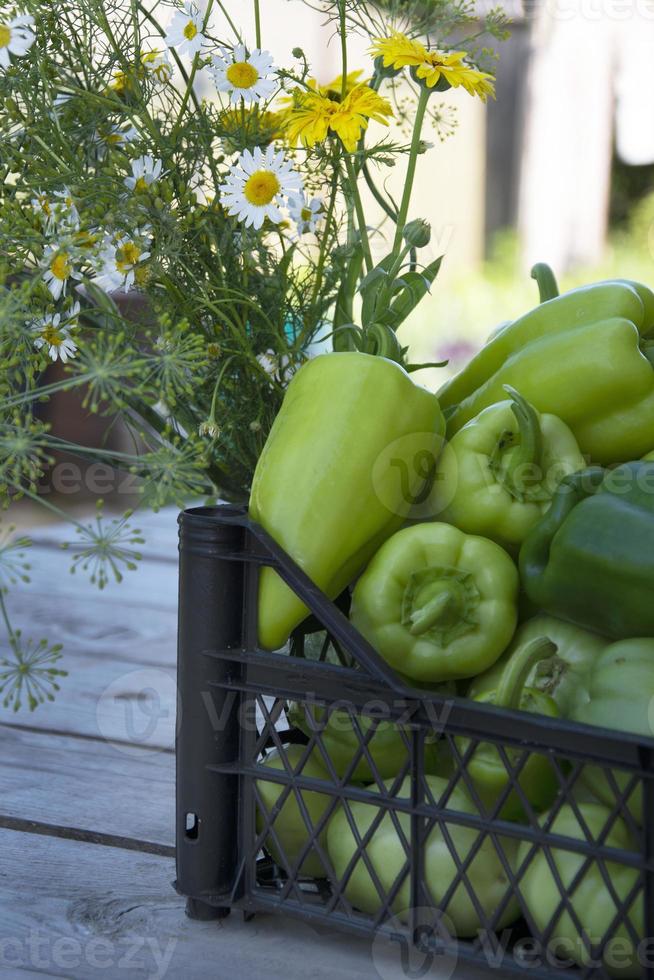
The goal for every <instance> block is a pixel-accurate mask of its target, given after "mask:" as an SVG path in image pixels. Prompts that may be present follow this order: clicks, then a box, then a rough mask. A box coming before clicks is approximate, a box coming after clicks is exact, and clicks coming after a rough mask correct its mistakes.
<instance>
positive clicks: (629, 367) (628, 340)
mask: <svg viewBox="0 0 654 980" xmlns="http://www.w3.org/2000/svg"><path fill="white" fill-rule="evenodd" d="M653 302H654V297H653V296H652V292H651V290H649V289H648V288H647V287H646V286H643V285H641V284H638V283H627V282H621V281H615V282H608V283H597V284H595V285H592V286H586V287H583V288H581V289H575V290H572V291H571V292H569V293H565V294H563V295H562V296H556V297H555V298H553V299H550V300H548V301H547V302H544V303H542V304H541V305H540V306H538V307H536V308H535V309H534V310H531V311H530V312H529V313H527V314H526V315H525V316H523V317H521V318H520V319H518V320H516V321H514V322H513V323H511V324H509V325H508V326H506V327H504V328H503V329H502V330H500V331H499V332H498V333H497V334H496V335H495V336H494V337H493V338H492V339H491V340H490V341H489V343H487V344H486V346H485V347H484V348H483V349H482V350H481V351H480V352H479V353H478V354H477V355H476V356H475V357H473V358H472V360H471V361H470V362H469V363H468V364H467V365H466V367H465V368H463V370H462V371H460V372H459V374H458V375H457V376H456V377H455V378H453V379H452V380H451V381H448V382H447V383H446V384H445V385H444V386H443V387H442V388H441V389H440V391H439V399H440V401H441V404H442V406H443V409H444V410H445V411H446V414H447V415H448V435H449V436H450V437H451V436H453V435H454V433H456V432H458V431H459V429H461V428H462V427H463V426H464V425H465V424H466V422H469V421H470V420H471V419H473V418H474V417H475V416H476V415H478V414H479V412H480V411H481V410H482V409H483V408H486V407H488V406H489V405H493V404H495V403H496V402H499V401H501V400H502V398H503V397H504V385H506V384H509V385H512V386H513V387H514V388H516V389H517V390H518V391H520V393H521V394H522V395H523V396H524V397H525V398H526V399H527V400H528V401H529V402H530V403H531V404H533V405H534V406H535V408H536V409H537V410H538V411H540V412H547V413H551V414H552V415H556V416H558V417H559V418H561V419H563V421H564V422H565V423H566V424H567V425H568V426H569V427H570V429H572V431H573V433H574V435H575V437H576V439H577V442H578V444H579V447H580V449H581V451H582V453H584V455H589V456H590V457H591V459H592V460H593V461H594V462H598V463H603V464H608V463H616V462H625V461H627V460H630V459H635V458H637V457H639V456H641V455H642V454H643V453H645V452H647V451H648V450H650V449H651V448H652V445H654V366H653V363H652V361H653V360H654V353H653V350H652V341H651V340H648V339H645V335H646V334H647V333H648V331H649V330H651V328H652V326H653V325H654V321H653V314H652V309H653Z"/></svg>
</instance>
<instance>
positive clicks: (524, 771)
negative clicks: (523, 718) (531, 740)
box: [457, 639, 559, 820]
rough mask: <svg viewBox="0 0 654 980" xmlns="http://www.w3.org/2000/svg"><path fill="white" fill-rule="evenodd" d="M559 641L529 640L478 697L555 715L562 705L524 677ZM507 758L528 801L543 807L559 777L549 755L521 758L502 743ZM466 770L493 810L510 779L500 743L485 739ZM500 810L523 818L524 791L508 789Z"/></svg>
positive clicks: (464, 743)
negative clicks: (490, 687) (494, 685)
mask: <svg viewBox="0 0 654 980" xmlns="http://www.w3.org/2000/svg"><path fill="white" fill-rule="evenodd" d="M555 653H556V646H555V645H554V643H552V642H551V641H550V640H547V639H536V640H532V641H531V642H530V643H528V644H526V645H525V646H524V647H522V649H521V650H520V652H519V653H518V654H517V655H514V656H513V657H512V658H511V659H510V660H509V661H508V663H507V664H506V666H505V668H504V672H503V673H502V675H501V676H500V678H499V680H498V685H497V688H496V690H491V691H487V692H485V693H484V694H480V695H478V697H476V698H475V700H476V701H479V702H481V703H483V704H493V705H495V707H497V708H507V709H511V710H517V709H520V710H522V711H528V712H532V713H533V714H540V715H546V716H547V717H548V718H557V717H558V716H559V710H558V708H557V705H556V702H555V701H554V700H553V699H552V698H551V697H549V695H547V694H543V692H542V691H537V690H536V689H535V688H530V687H525V682H526V680H527V678H528V677H529V675H530V674H531V672H532V671H533V670H534V669H535V667H536V665H537V664H539V663H540V662H541V661H544V660H547V659H549V658H551V657H552V656H553V655H554V654H555ZM457 745H458V748H459V751H460V752H461V754H462V755H463V753H465V752H466V751H467V749H468V746H469V745H470V740H469V739H467V738H459V739H457ZM504 751H505V752H506V756H507V760H508V764H509V765H511V766H512V768H515V769H517V768H518V766H519V767H520V768H519V776H518V783H519V785H520V788H521V790H522V793H524V796H525V797H526V799H527V801H528V802H529V804H530V805H531V806H532V807H533V808H534V809H535V810H545V809H546V808H547V807H549V806H550V805H551V804H552V802H553V800H554V797H555V796H556V793H557V790H558V787H559V783H558V780H557V778H556V772H555V771H554V769H553V767H552V764H551V762H550V760H549V758H548V757H547V755H543V754H540V753H536V752H534V753H533V754H531V755H530V756H529V757H528V759H527V760H526V761H525V762H524V764H522V754H523V751H522V750H521V749H515V748H511V747H509V746H504ZM466 770H467V773H468V775H469V776H470V778H471V779H472V781H473V782H474V784H475V789H476V791H477V793H478V795H479V798H480V800H481V801H482V803H483V804H484V808H485V810H486V811H487V812H488V813H489V814H492V813H493V812H494V809H495V806H496V804H497V802H498V800H499V799H500V797H501V796H502V795H503V793H504V792H505V790H506V787H507V786H508V785H509V773H508V771H507V767H506V765H505V763H504V761H503V759H502V756H501V755H500V752H499V750H498V748H497V745H496V743H494V742H481V743H480V744H479V745H478V746H477V747H476V748H475V750H474V752H473V753H472V755H471V756H470V758H469V760H468V762H467V764H466ZM499 816H500V817H501V818H502V819H504V820H521V819H524V817H525V808H524V806H523V803H522V800H521V799H520V794H519V793H518V792H517V791H516V790H515V789H513V790H511V792H510V793H509V794H508V795H507V798H506V800H505V802H504V803H503V804H502V807H501V809H500V813H499Z"/></svg>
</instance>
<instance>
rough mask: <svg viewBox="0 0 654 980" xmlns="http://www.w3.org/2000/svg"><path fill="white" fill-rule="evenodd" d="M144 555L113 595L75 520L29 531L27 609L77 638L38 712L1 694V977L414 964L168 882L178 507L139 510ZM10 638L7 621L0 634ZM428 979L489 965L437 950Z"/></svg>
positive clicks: (26, 615) (191, 976) (394, 968)
mask: <svg viewBox="0 0 654 980" xmlns="http://www.w3.org/2000/svg"><path fill="white" fill-rule="evenodd" d="M138 525H139V526H142V527H143V529H144V531H146V535H145V536H146V537H147V541H148V544H147V545H146V546H144V548H143V553H144V560H143V562H142V565H141V567H140V568H139V570H138V571H137V572H134V573H128V574H127V575H126V578H125V581H124V582H123V583H122V585H119V586H118V585H109V586H108V587H107V589H106V590H105V593H104V594H100V593H99V592H98V590H97V589H96V588H94V587H93V586H92V585H91V584H89V582H88V580H87V578H85V577H84V576H82V575H79V574H78V575H75V576H71V575H69V574H68V572H67V570H66V565H67V558H66V555H65V554H62V553H61V551H60V548H59V545H60V543H61V540H68V539H70V532H69V530H68V529H65V530H61V529H48V530H46V531H44V530H42V529H40V530H39V531H38V533H34V535H32V537H33V540H34V547H33V548H32V550H31V552H30V554H29V560H30V563H31V564H32V570H31V582H30V583H29V584H26V585H21V587H20V588H18V589H16V590H12V592H11V593H10V596H9V603H10V608H11V612H12V617H13V621H14V626H15V627H19V628H21V629H22V630H23V631H24V633H25V634H26V635H30V636H36V637H37V638H38V637H41V636H45V635H47V636H48V638H49V639H50V640H51V641H52V642H61V643H63V644H64V647H65V651H64V658H63V661H62V666H63V667H65V668H66V669H67V670H68V671H69V676H68V677H67V678H64V679H63V680H62V682H61V690H60V691H59V693H58V695H57V697H56V700H55V701H54V702H53V703H48V704H45V705H43V706H41V707H40V708H39V709H38V710H37V711H35V712H33V713H29V712H26V711H21V712H19V713H14V712H12V711H11V710H9V709H5V708H0V977H1V978H3V980H4V978H5V977H6V978H13V977H16V978H17V980H29V978H32V977H34V978H36V977H38V978H40V980H43V978H44V977H66V978H74V980H78V978H79V980H89V978H95V977H103V978H109V980H114V978H125V980H131V978H132V977H133V978H141V977H143V978H146V977H148V978H157V980H159V978H162V977H164V976H165V977H170V978H174V980H177V978H180V980H187V978H188V980H196V978H197V980H203V978H211V980H214V978H219V980H221V978H223V977H224V978H228V977H229V978H232V977H235V978H238V980H241V978H242V980H254V978H258V977H262V978H263V977H265V978H268V980H278V978H279V980H282V978H284V980H296V978H297V980H299V978H302V980H305V978H315V980H322V978H324V980H334V978H340V977H342V978H344V980H347V978H352V980H354V978H355V977H370V978H381V980H395V978H398V980H402V978H405V977H406V975H407V974H406V972H405V971H404V970H403V968H402V967H401V965H400V961H399V952H398V950H397V949H396V950H394V951H392V953H391V955H390V956H389V954H388V953H387V952H382V951H380V950H379V949H378V948H375V949H373V945H372V944H371V943H370V942H369V941H367V940H360V939H356V938H352V937H348V936H346V935H344V934H342V933H337V932H334V931H332V930H328V929H324V928H320V929H316V928H314V927H311V926H309V925H307V924H304V923H300V922H297V921H294V920H291V919H289V918H287V917H272V916H266V915H259V916H257V917H256V918H255V919H254V920H253V921H251V922H248V923H245V922H244V921H243V919H242V917H241V916H240V915H237V914H233V915H231V916H230V917H229V918H228V919H226V920H224V921H222V922H220V923H216V922H196V921H191V920H189V919H187V918H186V917H185V915H184V900H183V899H182V898H180V897H179V896H178V895H177V894H176V893H175V891H174V889H173V887H172V882H173V880H174V877H175V869H174V860H173V856H172V855H173V853H174V852H173V830H174V771H173V770H174V756H173V747H174V731H175V708H176V703H175V702H176V695H175V627H176V612H175V607H176V601H177V572H176V560H177V555H176V535H177V528H176V514H175V513H174V512H172V511H166V512H162V513H161V514H160V515H158V516H156V517H154V518H153V517H151V516H145V515H144V517H143V520H142V521H141V520H139V521H138ZM0 639H1V640H4V637H2V638H0ZM427 975H428V976H429V977H430V978H431V980H446V978H447V980H449V978H450V977H452V976H457V977H465V978H467V980H473V978H476V977H480V976H481V975H480V974H479V973H478V972H476V971H471V970H470V969H468V968H467V967H465V968H459V969H458V970H457V971H456V973H453V968H452V965H451V964H449V963H447V964H446V963H442V964H440V963H438V962H435V963H434V964H432V965H431V968H430V969H429V972H428V974H427Z"/></svg>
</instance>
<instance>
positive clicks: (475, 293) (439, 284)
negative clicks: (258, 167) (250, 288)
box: [12, 0, 654, 524]
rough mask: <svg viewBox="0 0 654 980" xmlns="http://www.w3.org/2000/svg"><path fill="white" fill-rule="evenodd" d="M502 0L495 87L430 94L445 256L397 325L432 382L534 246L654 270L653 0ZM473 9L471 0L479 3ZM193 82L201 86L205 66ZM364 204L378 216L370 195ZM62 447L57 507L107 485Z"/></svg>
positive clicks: (97, 431)
mask: <svg viewBox="0 0 654 980" xmlns="http://www.w3.org/2000/svg"><path fill="white" fill-rule="evenodd" d="M249 6H250V5H248V10H247V11H244V12H243V14H242V16H240V17H239V23H240V24H241V25H242V27H243V30H244V36H245V37H246V38H248V37H252V36H253V35H254V29H253V25H252V24H250V23H248V16H249ZM489 6H490V5H489ZM493 6H495V5H494V4H493ZM504 6H505V9H506V10H507V13H508V14H509V16H510V18H511V21H512V25H511V38H510V40H508V41H506V42H505V43H504V44H502V45H500V46H499V47H498V51H499V54H500V60H499V65H498V70H497V99H496V100H495V101H493V100H491V101H490V102H489V103H488V105H486V106H484V105H483V104H482V103H481V102H480V100H478V99H471V98H469V97H468V96H467V95H466V94H465V93H463V95H462V97H459V94H458V93H456V92H447V93H445V94H444V95H442V96H437V97H436V98H441V99H442V103H443V110H444V112H445V113H446V116H447V118H448V120H449V121H453V122H454V123H455V126H456V128H455V130H454V133H453V135H452V136H451V137H450V138H448V139H446V140H444V141H441V139H440V134H439V133H438V132H434V133H433V134H432V135H430V133H429V132H426V133H425V139H427V140H429V141H431V142H432V143H433V144H434V145H433V148H432V149H430V150H429V152H427V153H426V154H424V155H423V156H422V157H421V158H420V161H419V169H418V178H417V182H416V189H415V194H414V200H413V208H412V214H413V216H418V215H421V216H423V217H424V218H426V219H427V220H428V221H429V222H430V223H431V226H432V242H431V245H430V250H431V255H428V256H425V260H427V259H431V258H435V257H436V256H438V255H440V254H444V255H445V259H444V262H443V266H442V270H441V273H440V275H439V278H438V279H437V281H436V283H435V286H434V288H433V290H432V294H431V296H429V297H428V298H426V299H425V300H424V301H423V303H422V304H421V306H420V308H419V309H418V310H417V311H416V313H415V315H414V316H413V317H412V318H411V320H410V321H408V322H407V323H406V325H405V326H404V327H403V328H402V341H403V343H404V344H408V345H410V347H411V353H412V359H413V360H415V361H427V360H428V361H434V360H443V359H445V358H449V362H450V363H449V366H448V367H447V368H443V369H439V370H438V371H425V372H423V373H422V374H421V375H420V376H419V377H420V381H421V382H422V383H423V384H426V385H428V386H430V387H434V388H436V387H438V386H439V385H440V383H442V381H443V380H444V379H445V377H446V376H447V375H448V374H449V373H451V372H452V371H456V370H457V369H458V368H459V367H460V366H461V365H462V364H463V363H464V362H465V360H466V359H467V358H468V357H469V356H470V355H471V354H472V353H473V352H474V351H475V350H476V349H477V348H478V347H479V346H480V345H481V344H482V343H483V341H484V339H485V338H486V337H487V335H488V334H489V333H490V332H491V330H492V329H493V328H494V327H495V326H497V324H498V323H500V322H502V321H505V320H509V319H512V318H514V317H515V316H517V315H519V314H520V313H522V312H524V311H526V310H527V309H529V308H530V307H531V306H533V305H535V303H536V302H537V289H536V285H535V283H534V282H533V281H532V280H531V279H530V275H529V272H530V268H531V266H532V265H533V263H535V262H536V261H545V262H548V263H549V264H550V265H552V267H553V268H554V270H555V272H556V274H557V276H558V277H559V282H560V285H561V286H562V288H569V287H571V286H574V285H578V284H581V283H583V282H588V281H592V280H594V279H598V278H607V277H614V276H626V277H629V278H635V279H640V280H643V281H644V282H648V283H649V284H650V285H654V99H653V98H652V87H651V66H652V64H653V63H654V3H652V2H651V0H632V2H629V3H624V2H622V0H529V2H528V3H525V4H523V3H522V2H520V0H507V3H506V4H504ZM477 9H478V10H479V12H480V13H482V9H483V8H482V6H481V4H478V5H477ZM289 18H292V22H293V31H292V38H293V39H297V38H298V37H302V38H303V47H304V50H305V53H306V55H307V58H308V60H309V62H310V63H311V64H312V65H313V68H314V74H315V75H316V77H317V78H318V80H319V81H320V82H326V81H328V80H330V79H331V78H333V77H334V76H335V75H337V74H338V73H339V59H340V54H339V49H338V44H337V43H336V40H335V39H334V38H333V29H332V27H330V26H328V25H326V24H325V17H324V14H322V13H320V12H319V11H318V10H314V9H312V8H311V7H309V6H307V5H306V4H304V3H299V2H297V0H266V3H265V4H263V5H262V19H263V23H262V30H263V37H264V40H265V46H266V47H267V48H269V49H270V50H271V51H272V53H273V55H274V56H275V60H276V62H277V63H278V64H284V63H289V61H290V59H291V52H290V45H291V40H290V35H291V32H289V30H288V25H289ZM366 47H367V44H366V41H365V40H364V39H363V38H357V37H356V35H353V36H352V38H351V51H350V65H351V67H352V68H355V67H358V66H361V67H362V68H363V67H365V66H366V64H367V63H368V56H367V54H366ZM198 86H199V89H200V91H201V93H202V94H203V95H205V96H207V97H209V96H210V91H211V89H210V84H208V80H207V79H203V78H202V77H200V79H199V81H198ZM392 135H393V134H392ZM394 135H395V136H396V137H398V138H400V139H406V134H403V133H401V132H399V133H398V132H396V133H395V134H394ZM398 169H399V168H398ZM394 184H395V189H397V185H400V184H401V174H400V173H397V175H394V178H392V179H391V180H390V182H389V189H390V190H391V192H393V190H394ZM367 205H368V206H369V208H370V210H369V213H370V214H371V215H373V216H374V214H375V210H374V207H375V206H374V202H372V201H371V200H368V201H367ZM383 235H384V229H383V225H382V226H381V230H380V233H379V234H378V235H377V236H375V239H374V243H375V245H376V247H377V248H378V249H379V254H380V255H381V254H383V252H382V249H383V248H384V238H383ZM428 251H429V249H428V250H425V252H428ZM424 254H425V253H423V255H424ZM52 371H53V375H54V373H55V372H56V371H57V367H56V366H54V367H53V369H52ZM44 413H45V416H46V418H47V419H48V420H49V421H50V422H51V423H52V425H53V428H54V429H55V430H56V431H57V432H58V433H60V434H62V435H65V437H67V438H70V439H72V440H74V441H82V442H85V443H86V444H87V445H88V444H92V443H93V442H95V443H96V444H98V445H99V444H101V443H106V442H107V441H109V443H110V444H111V445H112V446H113V447H116V446H118V447H121V439H122V438H123V437H122V436H121V431H120V428H119V427H118V428H117V427H115V426H111V425H110V426H109V430H107V424H106V421H105V420H102V419H100V418H98V417H97V416H93V417H90V416H88V414H87V413H86V412H85V410H84V409H83V407H82V405H81V402H80V399H79V398H77V397H76V396H74V395H62V396H61V397H55V398H54V399H53V400H52V401H51V402H50V404H49V405H47V406H45V408H44ZM63 462H65V460H64V461H63ZM58 463H59V465H58V466H57V467H56V468H55V469H56V472H57V474H58V475H57V477H56V479H55V480H53V481H52V482H51V483H50V484H49V485H48V486H47V487H44V488H43V489H44V492H45V493H46V494H50V495H51V499H53V500H54V499H56V500H57V502H58V504H59V505H60V506H63V507H64V508H65V509H69V510H73V511H74V510H81V511H84V512H86V513H88V510H89V506H90V504H91V503H92V502H93V501H94V500H95V499H97V498H98V497H99V496H107V494H106V487H105V484H107V485H108V486H111V485H115V481H111V480H109V481H107V479H106V477H103V474H101V473H99V474H98V473H96V474H95V475H92V477H91V478H90V479H89V478H88V475H87V476H85V478H84V480H83V481H82V484H83V489H82V492H80V484H79V481H77V482H75V481H74V480H71V481H70V483H69V484H68V485H67V483H66V469H65V466H64V468H63V470H62V467H61V463H62V460H59V461H58ZM95 465H96V466H97V464H95ZM62 472H63V476H62ZM103 481H104V482H103ZM109 496H110V495H109ZM125 501H126V495H125V493H124V492H122V493H121V495H120V501H119V502H118V501H117V502H116V505H117V506H120V507H121V509H123V508H124V506H125ZM109 502H111V501H110V500H109ZM12 509H15V508H12ZM12 516H14V515H12ZM18 517H19V521H20V522H21V523H28V524H29V523H33V522H34V521H36V520H38V521H42V520H44V519H47V514H46V512H45V511H44V510H42V509H41V508H36V509H34V508H33V507H31V506H29V505H28V506H27V507H25V506H23V507H22V508H21V509H20V511H19V513H18Z"/></svg>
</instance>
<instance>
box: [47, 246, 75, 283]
mask: <svg viewBox="0 0 654 980" xmlns="http://www.w3.org/2000/svg"><path fill="white" fill-rule="evenodd" d="M71 271H72V270H71V267H70V265H69V262H68V253H67V252H59V254H58V255H55V257H54V259H53V260H52V262H51V263H50V272H51V273H52V275H53V276H54V277H55V279H68V276H69V275H70V273H71Z"/></svg>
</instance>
